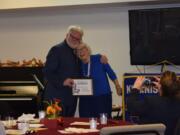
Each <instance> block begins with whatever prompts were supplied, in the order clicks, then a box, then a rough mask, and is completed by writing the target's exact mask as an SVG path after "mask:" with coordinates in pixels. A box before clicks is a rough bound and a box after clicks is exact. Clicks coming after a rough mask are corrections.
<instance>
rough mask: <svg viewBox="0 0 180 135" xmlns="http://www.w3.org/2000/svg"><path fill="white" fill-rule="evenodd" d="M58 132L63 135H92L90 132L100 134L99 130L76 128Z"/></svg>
mask: <svg viewBox="0 0 180 135" xmlns="http://www.w3.org/2000/svg"><path fill="white" fill-rule="evenodd" d="M58 132H60V133H63V134H69V133H90V132H99V130H98V129H86V128H74V127H68V128H65V129H64V130H58Z"/></svg>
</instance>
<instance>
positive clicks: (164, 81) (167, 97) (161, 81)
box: [127, 71, 180, 135]
mask: <svg viewBox="0 0 180 135" xmlns="http://www.w3.org/2000/svg"><path fill="white" fill-rule="evenodd" d="M144 79H145V77H144V76H139V77H138V78H137V79H136V81H135V83H134V86H133V89H132V90H131V94H130V96H129V97H128V98H127V107H128V111H129V112H130V114H131V115H138V116H139V119H140V123H163V124H165V125H166V131H165V135H173V134H174V129H175V127H176V123H177V120H178V119H179V118H180V98H179V94H180V82H179V80H178V78H177V76H176V74H175V73H174V72H171V71H165V72H164V73H163V74H162V76H161V78H157V77H155V79H156V81H154V82H153V83H154V85H155V86H156V87H157V89H158V90H159V95H157V96H147V97H145V98H144V99H143V100H142V99H140V98H139V92H140V90H141V87H142V85H143V82H144Z"/></svg>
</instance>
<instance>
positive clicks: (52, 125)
mask: <svg viewBox="0 0 180 135" xmlns="http://www.w3.org/2000/svg"><path fill="white" fill-rule="evenodd" d="M75 121H78V122H88V121H89V119H88V118H63V121H62V123H61V122H60V123H58V121H57V119H53V120H48V119H44V120H42V121H41V123H43V124H44V125H45V127H47V128H48V129H46V130H41V131H37V132H36V133H33V134H32V135H72V133H71V134H61V133H60V132H58V130H63V129H65V128H67V127H76V128H87V129H89V126H87V125H83V126H77V125H76V126H72V125H70V124H71V123H72V122H75ZM98 122H99V120H98ZM130 124H131V123H129V122H126V121H122V120H108V123H107V125H101V124H99V125H97V129H101V128H102V127H107V126H120V125H122V126H123V125H130ZM81 134H82V133H81ZM76 135H78V134H77V133H76ZM83 135H99V132H91V133H83Z"/></svg>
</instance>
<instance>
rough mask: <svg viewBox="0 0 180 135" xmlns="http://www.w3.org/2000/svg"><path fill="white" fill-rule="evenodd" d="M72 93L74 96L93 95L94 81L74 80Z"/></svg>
mask: <svg viewBox="0 0 180 135" xmlns="http://www.w3.org/2000/svg"><path fill="white" fill-rule="evenodd" d="M73 80H74V85H73V88H72V93H73V95H74V96H87V95H93V88H92V79H89V78H88V79H87V78H86V79H73Z"/></svg>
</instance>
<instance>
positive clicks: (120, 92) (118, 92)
mask: <svg viewBox="0 0 180 135" xmlns="http://www.w3.org/2000/svg"><path fill="white" fill-rule="evenodd" d="M116 93H117V95H118V96H121V95H122V88H121V86H120V85H116Z"/></svg>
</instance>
